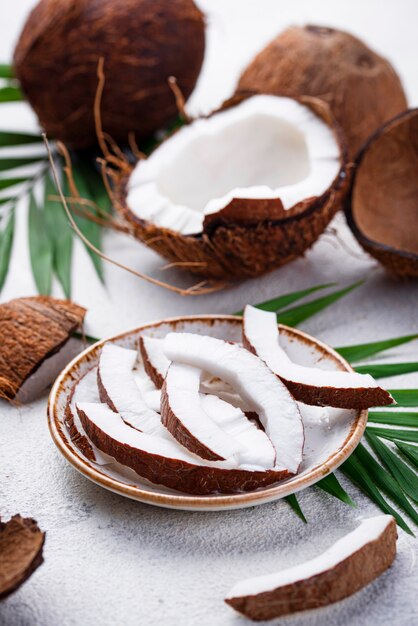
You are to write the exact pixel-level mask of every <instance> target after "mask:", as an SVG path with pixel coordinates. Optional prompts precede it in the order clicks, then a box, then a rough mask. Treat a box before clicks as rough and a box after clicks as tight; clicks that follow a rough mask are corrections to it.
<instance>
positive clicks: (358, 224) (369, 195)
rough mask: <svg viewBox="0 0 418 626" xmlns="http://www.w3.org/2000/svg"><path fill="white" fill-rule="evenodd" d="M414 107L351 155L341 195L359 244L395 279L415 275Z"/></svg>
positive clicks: (417, 132) (417, 180)
mask: <svg viewBox="0 0 418 626" xmlns="http://www.w3.org/2000/svg"><path fill="white" fill-rule="evenodd" d="M417 162H418V109H410V110H408V111H405V112H404V113H401V114H400V115H398V116H396V117H395V118H394V119H392V120H390V121H389V122H388V123H387V124H385V125H384V126H382V128H380V129H379V130H378V131H377V132H376V133H374V135H372V137H370V139H369V140H368V141H367V142H366V144H365V145H364V146H363V149H362V150H361V152H360V153H359V155H358V157H357V159H356V163H355V165H356V167H355V170H354V176H353V179H352V183H351V187H350V190H349V193H348V195H347V198H346V203H345V213H346V217H347V222H348V225H349V226H350V228H351V230H352V232H353V234H354V236H355V237H356V238H357V240H358V242H359V243H360V244H361V246H362V247H363V248H364V249H365V250H366V252H368V253H369V254H371V255H372V256H373V257H375V258H376V259H377V260H378V261H379V262H380V263H381V264H382V265H383V266H384V267H385V268H386V270H387V271H388V272H389V273H390V274H392V275H394V276H398V277H400V278H418V168H417Z"/></svg>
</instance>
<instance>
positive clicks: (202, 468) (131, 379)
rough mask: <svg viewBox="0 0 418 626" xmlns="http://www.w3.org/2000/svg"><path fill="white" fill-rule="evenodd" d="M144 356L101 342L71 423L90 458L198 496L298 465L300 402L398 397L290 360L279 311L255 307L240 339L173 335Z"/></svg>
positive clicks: (145, 342) (360, 403) (368, 402)
mask: <svg viewBox="0 0 418 626" xmlns="http://www.w3.org/2000/svg"><path fill="white" fill-rule="evenodd" d="M139 351H140V355H141V357H142V358H141V360H142V366H141V367H139V366H137V361H138V356H139V355H138V353H137V351H136V350H130V349H126V348H123V347H120V346H117V345H115V344H113V343H106V344H104V346H103V348H102V351H101V354H100V359H99V362H98V366H97V367H95V368H94V369H92V370H90V371H89V372H88V373H87V374H86V375H85V376H84V377H83V378H82V379H81V380H80V381H79V382H78V384H77V385H76V387H75V389H74V392H73V394H72V397H71V399H70V402H69V404H68V406H67V415H66V423H67V426H68V428H69V429H70V433H71V436H72V439H73V441H74V442H75V443H76V444H77V445H78V447H79V448H80V449H81V450H82V451H83V453H84V454H85V455H86V456H88V457H89V458H90V459H91V460H93V461H94V460H97V459H96V456H97V454H98V452H97V449H98V451H100V452H103V453H105V454H106V455H110V456H111V457H113V458H114V459H116V461H118V462H119V463H121V464H123V465H125V466H127V467H129V468H131V469H133V470H134V471H135V472H136V473H137V474H139V475H140V476H141V477H142V478H145V479H147V480H149V481H151V482H152V483H156V484H160V485H164V486H166V487H169V488H171V489H175V490H178V491H182V492H187V493H192V494H199V495H205V494H212V493H233V492H239V491H251V490H254V489H257V488H259V487H264V486H267V485H270V484H273V483H276V482H277V481H280V480H283V479H285V478H289V477H291V476H293V475H295V474H297V472H298V471H299V468H300V465H301V462H302V459H303V448H304V426H303V419H302V416H301V410H302V407H303V406H304V405H300V404H298V403H304V404H310V405H314V406H330V407H340V408H351V409H365V408H368V407H370V406H373V405H378V406H382V405H385V404H391V403H392V402H393V400H392V398H391V396H390V395H389V394H388V393H387V391H385V390H384V389H382V388H380V387H379V386H378V385H377V383H376V382H375V380H374V379H373V378H372V377H371V376H369V375H361V374H356V373H352V372H330V371H324V370H320V369H316V368H312V367H302V366H300V365H296V364H294V363H292V361H291V360H290V359H289V357H288V356H287V354H286V352H285V351H284V350H283V349H282V348H281V347H280V340H279V331H278V327H277V322H276V316H275V314H274V313H268V312H265V311H261V310H259V309H256V308H253V307H251V306H247V307H246V309H245V314H244V320H243V337H242V343H241V344H238V343H231V342H228V341H223V340H221V339H216V338H214V337H211V336H205V335H199V334H193V333H184V332H171V333H169V334H168V335H166V337H165V338H164V339H163V338H155V337H149V336H141V337H140V340H139Z"/></svg>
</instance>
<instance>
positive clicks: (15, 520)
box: [0, 515, 45, 600]
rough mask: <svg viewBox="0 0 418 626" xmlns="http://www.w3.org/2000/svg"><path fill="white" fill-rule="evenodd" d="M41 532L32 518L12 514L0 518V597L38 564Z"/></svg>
mask: <svg viewBox="0 0 418 626" xmlns="http://www.w3.org/2000/svg"><path fill="white" fill-rule="evenodd" d="M44 541H45V533H43V532H42V531H41V530H40V529H39V528H38V525H37V523H36V522H35V520H34V519H31V518H24V517H21V516H20V515H14V516H13V517H12V518H11V519H10V520H9V521H8V522H6V523H4V522H0V600H2V599H4V598H6V597H7V596H8V595H10V594H11V593H13V592H14V591H16V589H17V588H18V587H20V585H22V584H23V583H24V582H25V580H27V579H28V578H29V576H31V575H32V574H33V572H34V571H35V570H36V569H37V568H38V567H39V566H40V565H41V564H42V562H43V556H42V549H43V545H44Z"/></svg>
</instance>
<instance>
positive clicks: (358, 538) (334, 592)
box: [225, 515, 397, 621]
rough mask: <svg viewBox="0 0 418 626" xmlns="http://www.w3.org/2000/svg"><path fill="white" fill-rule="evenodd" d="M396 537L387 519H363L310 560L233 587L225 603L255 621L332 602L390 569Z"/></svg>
mask: <svg viewBox="0 0 418 626" xmlns="http://www.w3.org/2000/svg"><path fill="white" fill-rule="evenodd" d="M396 539H397V532H396V523H395V520H394V518H393V517H392V516H391V515H379V516H377V517H372V518H369V519H366V520H364V521H363V522H362V523H361V524H360V526H358V527H357V528H356V529H355V530H354V531H353V532H351V533H349V534H348V535H346V536H345V537H343V538H342V539H340V540H339V541H337V543H335V544H334V545H333V546H332V547H331V548H329V549H328V550H327V551H326V552H324V553H323V554H321V555H320V556H319V557H317V558H315V559H312V560H311V561H307V562H305V563H301V564H300V565H296V566H295V567H290V568H289V569H285V570H282V571H281V572H277V573H275V574H269V575H267V576H259V577H257V578H249V579H247V580H243V581H241V582H239V583H237V584H236V585H235V586H234V587H233V588H232V589H231V591H230V592H229V594H228V596H227V598H226V599H225V602H227V604H229V605H230V606H232V607H233V608H234V609H235V610H236V611H239V612H240V613H242V614H243V615H245V616H246V617H249V618H250V619H252V620H256V621H261V620H268V619H274V618H276V617H281V616H282V615H288V614H290V613H296V612H297V611H304V610H306V609H313V608H317V607H321V606H326V605H328V604H332V603H333V602H337V601H338V600H342V599H343V598H346V597H347V596H350V595H352V594H353V593H355V592H356V591H358V590H359V589H361V588H362V587H365V586H366V585H368V584H369V583H370V582H372V581H373V580H374V579H375V578H377V577H378V576H379V575H380V574H382V573H383V572H384V571H385V570H386V569H388V567H390V565H391V564H392V562H393V560H394V558H395V555H396Z"/></svg>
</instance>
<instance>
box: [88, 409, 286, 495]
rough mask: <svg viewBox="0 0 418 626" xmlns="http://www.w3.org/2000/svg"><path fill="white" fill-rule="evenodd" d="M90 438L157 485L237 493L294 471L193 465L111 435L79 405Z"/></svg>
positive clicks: (205, 492) (198, 492)
mask: <svg viewBox="0 0 418 626" xmlns="http://www.w3.org/2000/svg"><path fill="white" fill-rule="evenodd" d="M78 414H79V416H80V420H81V423H82V425H83V428H84V430H85V431H86V433H87V436H88V438H89V439H90V440H91V441H92V442H93V444H94V445H95V446H97V448H99V450H102V452H105V453H106V454H109V455H110V456H113V458H114V459H116V461H118V462H119V463H122V465H126V466H127V467H130V468H131V469H133V470H134V471H135V472H136V473H137V474H138V475H139V476H142V477H143V478H146V479H147V480H149V481H150V482H152V483H154V484H157V485H164V486H165V487H169V488H170V489H175V490H176V491H181V492H184V493H191V494H194V495H201V496H204V495H210V494H216V493H237V492H244V491H254V490H255V489H258V488H260V487H267V486H268V485H272V484H274V483H276V482H278V481H280V480H284V479H285V478H290V476H291V474H290V473H289V472H288V471H286V470H281V471H279V470H277V471H276V470H267V471H265V472H250V471H247V470H240V469H236V470H234V469H220V468H212V467H204V466H199V465H191V464H190V463H187V462H186V461H180V460H174V459H169V458H166V457H163V456H158V455H155V454H149V453H147V452H141V453H140V454H139V453H138V450H136V449H134V448H131V447H130V446H127V445H125V444H121V443H120V442H118V441H116V440H114V439H111V438H110V437H108V436H107V435H106V434H105V433H104V432H103V431H102V430H101V429H100V428H98V427H97V426H96V425H95V424H93V422H91V421H90V420H89V419H88V416H87V415H86V414H85V413H84V412H83V411H81V410H80V409H78Z"/></svg>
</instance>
